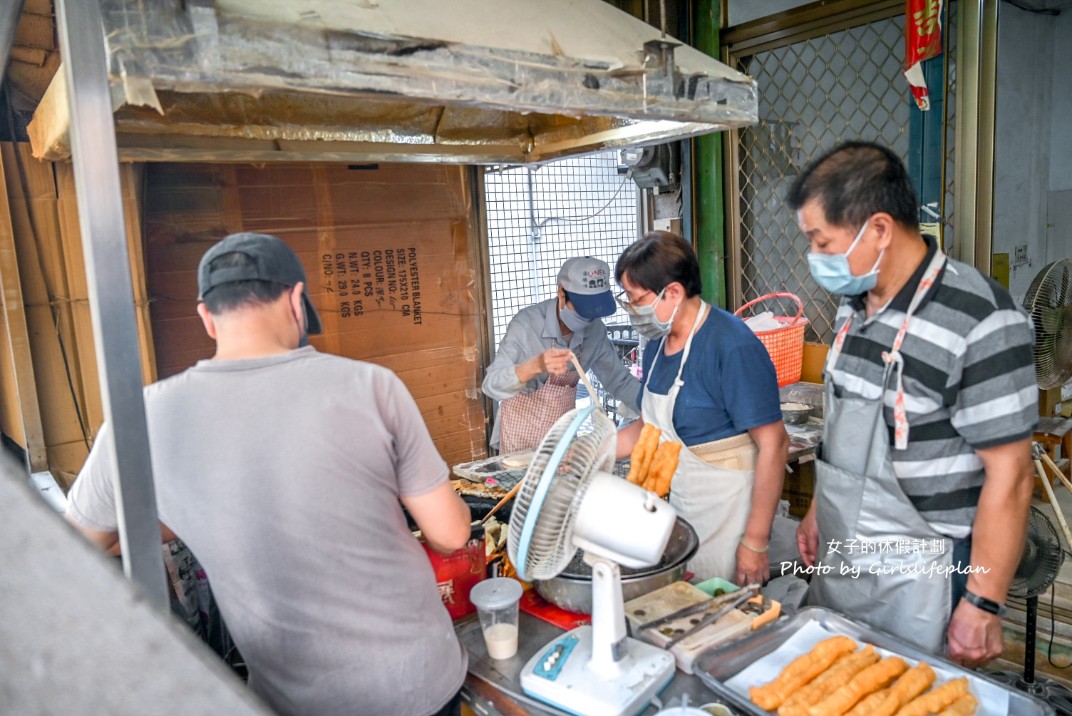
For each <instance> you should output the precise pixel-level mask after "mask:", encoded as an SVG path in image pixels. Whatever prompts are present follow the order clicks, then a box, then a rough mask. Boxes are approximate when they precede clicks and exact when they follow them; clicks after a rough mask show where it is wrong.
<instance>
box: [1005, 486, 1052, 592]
mask: <svg viewBox="0 0 1072 716" xmlns="http://www.w3.org/2000/svg"><path fill="white" fill-rule="evenodd" d="M1064 557H1065V555H1064V552H1063V551H1062V550H1061V540H1060V538H1059V537H1058V536H1057V530H1055V529H1054V527H1053V523H1052V522H1050V520H1049V519H1047V518H1046V515H1044V514H1043V513H1042V512H1040V511H1039V510H1038V508H1036V507H1032V508H1031V512H1030V514H1029V519H1028V522H1027V540H1026V541H1025V542H1024V551H1023V555H1022V556H1021V557H1020V564H1019V566H1018V567H1017V568H1016V574H1015V575H1013V579H1012V584H1011V585H1010V586H1009V594H1011V595H1012V596H1014V597H1020V598H1021V599H1030V598H1031V597H1037V596H1038V595H1040V594H1042V593H1043V592H1045V591H1046V590H1047V589H1049V588H1050V585H1051V584H1053V582H1054V580H1055V579H1057V572H1058V571H1059V570H1060V569H1061V564H1062V563H1063V562H1064Z"/></svg>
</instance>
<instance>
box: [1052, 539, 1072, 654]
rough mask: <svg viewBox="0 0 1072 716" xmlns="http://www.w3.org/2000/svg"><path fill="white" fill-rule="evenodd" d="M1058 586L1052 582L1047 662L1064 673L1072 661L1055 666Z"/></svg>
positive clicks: (1066, 552)
mask: <svg viewBox="0 0 1072 716" xmlns="http://www.w3.org/2000/svg"><path fill="white" fill-rule="evenodd" d="M1061 551H1062V552H1064V553H1065V554H1066V555H1068V556H1069V557H1072V553H1070V552H1069V551H1068V550H1067V549H1063V550H1061ZM1056 585H1057V580H1054V581H1053V582H1050V642H1049V644H1048V645H1047V647H1046V661H1048V662H1049V663H1050V666H1052V667H1053V668H1055V669H1057V670H1059V671H1063V670H1064V669H1068V668H1069V667H1072V660H1069V662H1068V663H1067V664H1065V665H1064V666H1061V665H1060V664H1055V663H1054V661H1053V641H1054V638H1055V635H1056V631H1057V623H1056V620H1055V619H1054V599H1055V595H1056V593H1057V589H1056Z"/></svg>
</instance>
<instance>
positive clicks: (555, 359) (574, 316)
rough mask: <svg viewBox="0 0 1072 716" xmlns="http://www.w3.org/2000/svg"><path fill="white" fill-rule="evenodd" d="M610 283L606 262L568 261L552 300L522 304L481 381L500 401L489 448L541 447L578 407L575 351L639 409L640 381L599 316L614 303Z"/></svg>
mask: <svg viewBox="0 0 1072 716" xmlns="http://www.w3.org/2000/svg"><path fill="white" fill-rule="evenodd" d="M610 280H611V273H610V267H609V266H608V265H607V264H606V262H604V261H600V260H599V259H596V258H592V257H591V256H582V257H575V258H572V259H569V260H568V261H566V262H565V263H564V264H562V268H561V269H560V270H559V272H558V293H557V295H556V296H555V298H549V299H547V300H546V301H541V302H540V303H537V304H536V305H534V306H529V307H527V308H523V309H521V310H520V311H518V313H517V315H516V316H514V318H513V319H512V320H511V321H510V325H509V326H507V328H506V335H505V336H503V339H502V341H501V342H500V343H499V348H498V350H497V351H496V352H495V360H494V361H493V362H492V364H491V365H490V366H488V370H487V373H486V374H485V376H484V384H483V391H484V394H485V395H487V396H488V397H489V398H494V399H496V400H501V401H502V403H501V404H500V405H499V409H498V410H497V411H496V413H495V426H494V428H493V429H492V433H491V446H492V447H497V448H498V450H499V452H500V453H503V454H506V453H513V452H520V451H524V450H531V449H532V448H535V447H537V446H538V445H539V444H540V441H541V440H543V437H544V435H546V434H547V431H548V429H550V427H551V426H552V425H554V423H555V421H556V420H558V419H559V418H560V417H562V416H563V415H564V414H565V413H566V412H567V411H569V410H570V409H572V408H573V407H575V406H576V404H577V383H578V381H579V380H580V375H579V374H578V373H577V371H576V370H575V369H574V368H573V366H572V363H571V362H570V356H571V355H575V356H576V357H577V361H578V362H579V363H580V364H581V368H582V369H584V370H586V371H587V370H591V371H592V372H593V373H595V375H596V377H597V378H598V379H599V382H600V383H602V384H603V387H604V388H606V390H607V392H608V393H610V395H611V396H613V397H614V398H615V399H616V400H618V401H620V402H622V403H623V404H624V405H625V406H626V407H627V408H628V409H630V410H632V411H634V412H637V395H638V394H639V392H640V382H639V381H638V380H637V379H636V378H634V377H633V376H632V374H630V373H629V370H628V369H627V368H626V367H625V366H624V365H623V364H622V361H621V359H620V358H619V357H618V353H617V351H615V349H614V346H613V345H612V344H611V342H610V338H608V336H607V327H606V326H605V325H604V324H603V321H601V320H600V319H601V318H605V317H607V316H610V315H613V313H614V311H615V309H616V307H617V305H616V303H615V301H614V295H613V294H612V293H611V282H610Z"/></svg>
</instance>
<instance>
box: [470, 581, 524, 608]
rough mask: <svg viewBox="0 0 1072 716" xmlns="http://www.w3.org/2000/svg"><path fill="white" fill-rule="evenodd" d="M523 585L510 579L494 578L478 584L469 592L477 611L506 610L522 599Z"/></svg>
mask: <svg viewBox="0 0 1072 716" xmlns="http://www.w3.org/2000/svg"><path fill="white" fill-rule="evenodd" d="M521 591H522V590H521V583H520V582H518V581H517V580H516V579H510V578H509V577H493V578H491V579H485V580H483V581H481V582H477V584H476V586H475V587H473V588H472V590H470V592H469V601H471V602H472V603H473V606H475V607H476V608H477V609H485V610H487V611H495V610H496V609H505V608H506V607H509V606H511V605H513V604H515V603H516V602H517V601H518V600H519V599H521Z"/></svg>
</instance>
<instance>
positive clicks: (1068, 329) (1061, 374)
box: [1024, 259, 1072, 390]
mask: <svg viewBox="0 0 1072 716" xmlns="http://www.w3.org/2000/svg"><path fill="white" fill-rule="evenodd" d="M1024 308H1025V309H1026V310H1027V312H1028V313H1029V314H1031V322H1032V323H1033V324H1034V328H1035V345H1034V358H1035V379H1036V382H1037V383H1038V385H1039V387H1040V388H1042V389H1043V390H1048V389H1050V388H1057V387H1060V386H1062V385H1064V384H1065V383H1067V382H1068V381H1069V379H1072V259H1060V260H1058V261H1054V262H1053V263H1050V264H1047V265H1046V266H1045V267H1043V269H1042V270H1041V271H1039V272H1038V274H1037V275H1036V276H1035V278H1034V279H1032V281H1031V285H1030V286H1029V287H1028V289H1027V294H1026V295H1025V297H1024Z"/></svg>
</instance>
